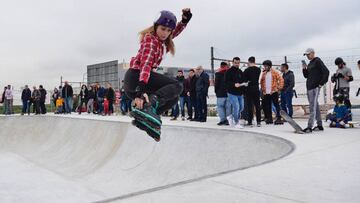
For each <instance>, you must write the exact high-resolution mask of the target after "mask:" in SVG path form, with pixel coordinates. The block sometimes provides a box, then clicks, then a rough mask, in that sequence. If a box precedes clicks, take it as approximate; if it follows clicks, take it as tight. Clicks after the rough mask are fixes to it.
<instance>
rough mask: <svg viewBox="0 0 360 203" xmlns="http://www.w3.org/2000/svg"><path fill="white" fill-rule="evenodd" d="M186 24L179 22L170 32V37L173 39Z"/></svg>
mask: <svg viewBox="0 0 360 203" xmlns="http://www.w3.org/2000/svg"><path fill="white" fill-rule="evenodd" d="M186 25H187V24H184V23H182V22H179V23H178V24H177V25H176V27H175V30H174V32H173V34H172V38H173V39H174V38H175V37H177V36H178V35H179V34H180V33H181V32H182V31H183V30H184V29H185V27H186Z"/></svg>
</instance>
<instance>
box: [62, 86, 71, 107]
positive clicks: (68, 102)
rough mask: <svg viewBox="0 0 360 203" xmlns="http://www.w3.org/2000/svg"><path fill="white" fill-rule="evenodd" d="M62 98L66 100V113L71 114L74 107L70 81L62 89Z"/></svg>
mask: <svg viewBox="0 0 360 203" xmlns="http://www.w3.org/2000/svg"><path fill="white" fill-rule="evenodd" d="M62 97H63V98H64V100H65V112H66V113H71V111H72V107H73V88H72V87H71V85H69V83H68V81H65V85H64V87H63V88H62Z"/></svg>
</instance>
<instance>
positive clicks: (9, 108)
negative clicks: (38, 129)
mask: <svg viewBox="0 0 360 203" xmlns="http://www.w3.org/2000/svg"><path fill="white" fill-rule="evenodd" d="M5 109H6V114H7V115H10V114H13V113H14V111H13V100H12V99H5Z"/></svg>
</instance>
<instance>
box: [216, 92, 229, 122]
mask: <svg viewBox="0 0 360 203" xmlns="http://www.w3.org/2000/svg"><path fill="white" fill-rule="evenodd" d="M216 109H217V112H218V114H219V118H220V122H223V121H226V119H227V118H226V117H227V116H229V115H230V114H231V105H230V102H229V100H228V98H227V97H218V98H217V100H216Z"/></svg>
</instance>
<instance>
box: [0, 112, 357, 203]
mask: <svg viewBox="0 0 360 203" xmlns="http://www.w3.org/2000/svg"><path fill="white" fill-rule="evenodd" d="M216 121H217V120H216V118H209V122H207V123H193V122H189V121H175V122H172V121H169V120H168V119H167V118H165V119H164V126H163V129H162V140H161V142H159V143H156V142H154V141H153V140H152V139H151V138H150V137H148V136H147V135H145V134H144V133H143V132H142V131H139V130H138V129H137V128H135V127H133V126H132V125H131V124H130V119H129V118H128V117H124V116H110V117H102V116H95V115H67V116H65V115H61V116H59V115H51V114H50V115H46V116H19V115H15V116H1V117H0V126H1V128H2V129H1V131H0V173H1V176H0V202H359V201H360V194H359V193H358V191H360V170H359V169H360V162H359V161H358V160H360V153H359V152H360V133H359V132H360V131H359V128H353V129H346V130H343V129H334V130H333V129H331V130H330V129H329V128H326V129H325V132H321V133H317V134H313V135H297V134H294V133H292V129H291V128H290V126H289V125H287V124H285V125H284V126H265V125H264V126H262V127H260V128H257V127H253V128H245V129H243V130H231V129H229V127H218V126H216ZM299 123H300V125H305V122H304V121H300V122H299Z"/></svg>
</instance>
